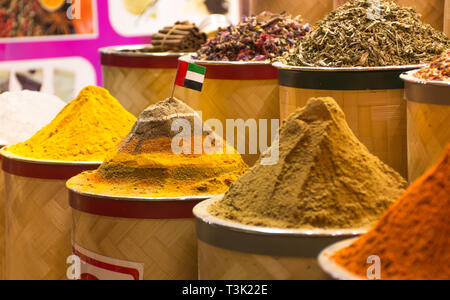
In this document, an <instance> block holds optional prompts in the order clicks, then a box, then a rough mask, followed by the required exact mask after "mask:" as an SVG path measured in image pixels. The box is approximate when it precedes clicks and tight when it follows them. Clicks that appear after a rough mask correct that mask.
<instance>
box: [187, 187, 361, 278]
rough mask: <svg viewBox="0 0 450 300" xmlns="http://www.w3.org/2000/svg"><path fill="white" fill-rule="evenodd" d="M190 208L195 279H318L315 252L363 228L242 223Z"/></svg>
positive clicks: (199, 207) (201, 206) (202, 206)
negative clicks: (195, 253)
mask: <svg viewBox="0 0 450 300" xmlns="http://www.w3.org/2000/svg"><path fill="white" fill-rule="evenodd" d="M219 199H220V196H219V197H215V198H212V199H210V200H207V201H204V202H202V203H200V204H199V205H197V206H196V207H195V208H194V215H195V217H196V233H197V238H198V260H199V261H198V265H199V279H200V280H288V279H291V280H305V279H306V280H314V279H316V280H318V279H326V278H327V276H326V275H325V274H324V273H323V272H322V271H321V269H320V267H319V265H318V263H317V256H318V254H319V253H320V251H322V250H323V249H324V248H325V247H327V246H329V245H331V244H333V243H335V242H337V241H340V240H343V239H347V238H349V237H355V236H358V235H360V234H363V233H365V232H366V230H349V229H346V230H322V229H312V230H300V229H279V228H268V227H259V226H248V225H243V224H239V223H235V222H231V221H227V220H224V219H219V218H217V217H214V216H212V215H211V214H210V213H209V212H208V206H210V205H211V204H212V203H214V202H215V201H218V200H219Z"/></svg>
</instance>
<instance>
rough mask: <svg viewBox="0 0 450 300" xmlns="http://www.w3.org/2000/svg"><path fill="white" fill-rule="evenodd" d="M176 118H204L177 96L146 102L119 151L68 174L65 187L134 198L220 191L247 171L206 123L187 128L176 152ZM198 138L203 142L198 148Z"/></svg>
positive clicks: (198, 121)
mask: <svg viewBox="0 0 450 300" xmlns="http://www.w3.org/2000/svg"><path fill="white" fill-rule="evenodd" d="M180 120H183V121H187V123H188V124H189V125H190V130H192V128H194V124H200V125H201V123H202V121H201V119H200V117H199V116H198V114H196V113H195V112H194V111H193V110H192V109H191V108H190V107H188V106H187V105H186V104H184V103H183V102H181V101H179V100H176V99H167V100H165V101H161V102H159V103H158V104H155V105H152V106H150V107H148V108H147V109H146V110H145V111H144V112H142V113H141V115H140V116H139V118H138V121H137V122H136V124H135V125H134V127H133V129H132V130H131V132H130V133H129V134H128V135H127V137H125V138H124V139H123V140H122V142H120V143H119V145H118V147H117V151H114V152H111V153H110V154H109V155H108V157H107V158H106V159H105V162H104V163H103V164H102V165H101V166H100V168H99V169H98V170H96V171H93V172H85V173H82V174H80V175H78V176H76V177H74V178H72V179H70V180H69V182H68V184H67V185H68V187H69V188H71V189H73V190H76V191H79V192H85V193H93V194H102V195H109V196H119V197H136V198H143V197H182V196H210V195H218V194H223V193H224V192H226V191H227V190H228V188H229V187H230V185H231V184H232V183H233V182H234V181H236V180H237V179H238V178H239V177H240V176H241V175H243V174H244V173H245V172H246V171H247V165H246V164H245V163H244V161H243V160H242V158H241V156H240V154H239V153H237V152H236V150H235V149H234V148H233V149H232V150H233V151H232V153H230V154H227V152H226V150H227V148H226V146H227V144H226V143H225V142H224V141H223V140H222V138H220V137H219V136H217V135H215V133H214V132H213V131H211V130H210V128H203V131H201V130H200V132H190V133H189V134H188V135H187V137H186V139H182V140H180V143H178V145H179V146H180V147H182V146H183V145H184V142H186V143H189V144H186V150H187V149H190V151H186V152H187V153H185V152H183V153H174V151H173V149H172V142H173V139H174V138H175V137H176V136H177V135H178V134H179V133H180V132H178V131H176V130H175V131H174V130H173V129H172V127H173V126H172V123H173V122H175V121H180ZM196 142H198V144H197V145H200V146H204V145H206V146H205V147H200V151H198V152H196V151H195V150H196V148H195V145H196ZM189 145H190V147H188V146H189ZM215 146H217V147H215ZM214 150H216V151H214Z"/></svg>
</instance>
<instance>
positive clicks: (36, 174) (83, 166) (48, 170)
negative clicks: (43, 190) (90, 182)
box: [0, 148, 103, 180]
mask: <svg viewBox="0 0 450 300" xmlns="http://www.w3.org/2000/svg"><path fill="white" fill-rule="evenodd" d="M0 156H1V157H2V169H3V171H5V172H6V173H8V174H12V175H16V176H21V177H28V178H36V179H53V180H67V179H69V178H71V177H73V176H75V175H77V174H79V173H81V172H84V171H87V170H95V169H97V168H98V167H99V166H100V165H101V164H102V163H103V162H101V161H57V160H43V159H33V158H28V157H23V156H19V155H16V154H14V153H12V152H10V151H8V150H7V148H2V149H0Z"/></svg>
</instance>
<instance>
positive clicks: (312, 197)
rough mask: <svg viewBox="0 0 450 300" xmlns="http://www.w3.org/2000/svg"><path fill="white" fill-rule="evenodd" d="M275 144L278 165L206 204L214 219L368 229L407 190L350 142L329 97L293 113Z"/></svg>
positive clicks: (251, 174) (252, 173)
mask: <svg viewBox="0 0 450 300" xmlns="http://www.w3.org/2000/svg"><path fill="white" fill-rule="evenodd" d="M272 147H278V150H279V161H278V163H276V164H275V165H261V164H260V163H258V164H256V165H255V166H254V167H252V168H251V169H250V170H249V171H248V172H247V173H246V174H245V175H244V176H242V177H241V178H240V179H239V180H237V181H236V182H235V183H234V184H233V185H232V186H231V188H230V190H229V191H228V192H227V193H226V194H225V197H224V198H223V199H222V200H220V201H218V202H216V203H215V204H213V205H212V206H210V207H209V212H210V213H211V214H212V215H214V216H217V217H220V218H223V219H227V220H230V221H235V222H239V223H242V224H246V225H256V226H267V227H277V228H296V229H309V228H326V229H348V228H366V227H368V226H370V225H372V224H373V223H374V222H375V221H376V220H377V219H378V218H379V216H380V215H381V214H382V213H383V212H384V211H385V210H386V209H387V208H388V207H389V206H390V205H391V204H392V203H393V202H394V201H395V200H396V199H397V198H398V196H400V195H401V194H402V192H403V191H404V189H405V188H406V186H407V183H406V181H405V180H404V179H403V178H402V177H401V176H400V175H399V174H398V173H396V172H395V171H394V170H393V169H392V168H390V167H389V166H387V165H386V164H384V163H383V162H382V161H381V160H380V159H378V158H377V157H376V156H374V155H372V154H371V153H370V152H369V151H368V150H367V148H366V147H365V146H364V145H363V144H362V143H361V142H360V141H359V140H358V139H357V138H356V137H355V135H354V134H353V132H352V131H351V129H350V128H349V126H348V124H347V122H346V120H345V116H344V113H343V111H342V110H341V108H340V107H339V106H338V104H337V103H336V102H335V101H334V100H333V99H332V98H313V99H310V100H309V101H308V103H307V105H306V106H305V107H304V108H301V109H298V110H297V111H296V112H295V113H293V114H292V115H290V116H289V117H288V119H287V120H286V121H285V123H284V124H283V126H282V127H281V129H280V135H279V143H274V145H272ZM272 151H273V149H272Z"/></svg>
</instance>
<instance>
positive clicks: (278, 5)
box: [250, 0, 333, 24]
mask: <svg viewBox="0 0 450 300" xmlns="http://www.w3.org/2000/svg"><path fill="white" fill-rule="evenodd" d="M332 9H333V0H315V1H311V0H295V1H292V0H276V1H274V0H251V1H250V11H251V13H253V14H259V13H260V12H262V11H270V12H273V13H280V12H282V11H286V12H288V13H290V14H292V15H294V16H297V15H302V17H303V19H304V20H305V21H306V22H310V23H311V24H314V23H316V22H317V21H318V20H320V19H322V18H323V17H324V16H325V15H326V14H327V13H329V12H330V11H332Z"/></svg>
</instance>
